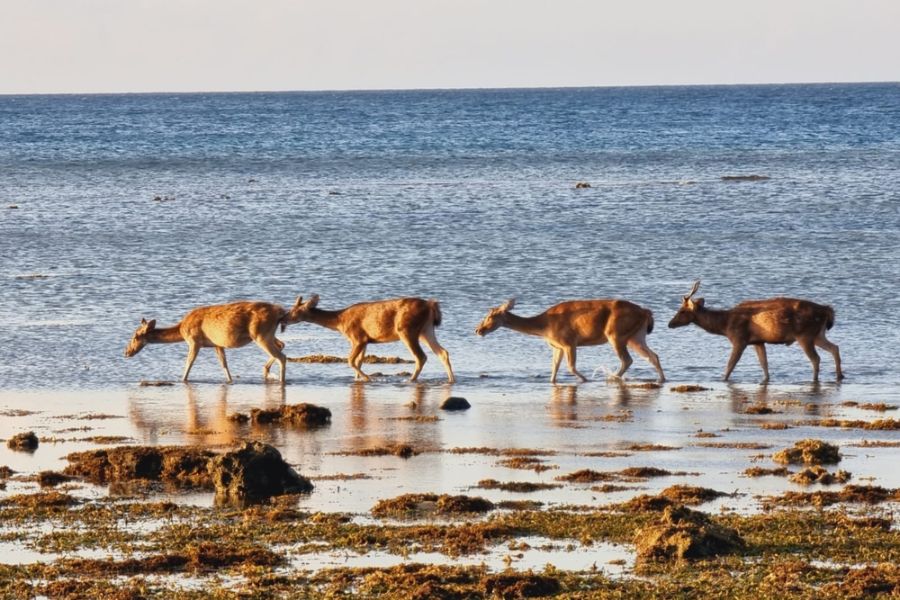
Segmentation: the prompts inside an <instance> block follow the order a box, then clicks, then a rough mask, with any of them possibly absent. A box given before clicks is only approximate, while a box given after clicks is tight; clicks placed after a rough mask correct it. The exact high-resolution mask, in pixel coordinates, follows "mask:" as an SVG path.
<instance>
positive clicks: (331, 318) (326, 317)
mask: <svg viewBox="0 0 900 600" xmlns="http://www.w3.org/2000/svg"><path fill="white" fill-rule="evenodd" d="M343 312H344V311H343V310H322V309H321V308H314V309H312V310H310V311H308V312H307V313H306V317H305V318H304V319H303V320H304V321H309V322H310V323H315V324H316V325H321V326H322V327H327V328H328V329H334V330H336V331H337V330H338V329H339V328H340V325H341V314H342V313H343Z"/></svg>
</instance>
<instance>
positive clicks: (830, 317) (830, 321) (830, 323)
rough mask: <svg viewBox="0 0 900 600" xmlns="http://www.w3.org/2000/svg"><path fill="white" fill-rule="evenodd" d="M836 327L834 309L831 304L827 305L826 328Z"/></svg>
mask: <svg viewBox="0 0 900 600" xmlns="http://www.w3.org/2000/svg"><path fill="white" fill-rule="evenodd" d="M832 327H834V309H833V308H831V307H830V306H826V307H825V329H831V328H832Z"/></svg>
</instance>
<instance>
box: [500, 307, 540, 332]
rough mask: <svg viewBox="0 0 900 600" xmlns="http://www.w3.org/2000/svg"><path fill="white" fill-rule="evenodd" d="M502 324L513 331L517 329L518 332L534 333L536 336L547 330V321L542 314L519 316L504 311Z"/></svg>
mask: <svg viewBox="0 0 900 600" xmlns="http://www.w3.org/2000/svg"><path fill="white" fill-rule="evenodd" d="M503 326H504V327H507V328H509V329H512V330H513V331H518V332H519V333H524V334H527V335H536V336H538V337H544V334H545V333H546V330H547V322H546V319H545V318H544V315H537V316H536V317H520V316H519V315H514V314H512V313H511V312H508V313H506V322H505V323H504V324H503Z"/></svg>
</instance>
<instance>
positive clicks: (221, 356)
mask: <svg viewBox="0 0 900 600" xmlns="http://www.w3.org/2000/svg"><path fill="white" fill-rule="evenodd" d="M214 347H215V349H216V356H218V357H219V363H220V364H221V365H222V369H223V370H224V371H225V381H227V382H228V383H231V382H232V379H231V372H230V371H229V370H228V361H227V360H225V348H222V347H221V346H214Z"/></svg>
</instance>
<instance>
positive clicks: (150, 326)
mask: <svg viewBox="0 0 900 600" xmlns="http://www.w3.org/2000/svg"><path fill="white" fill-rule="evenodd" d="M147 329H148V330H150V329H156V319H152V320H150V321H148V322H147Z"/></svg>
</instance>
